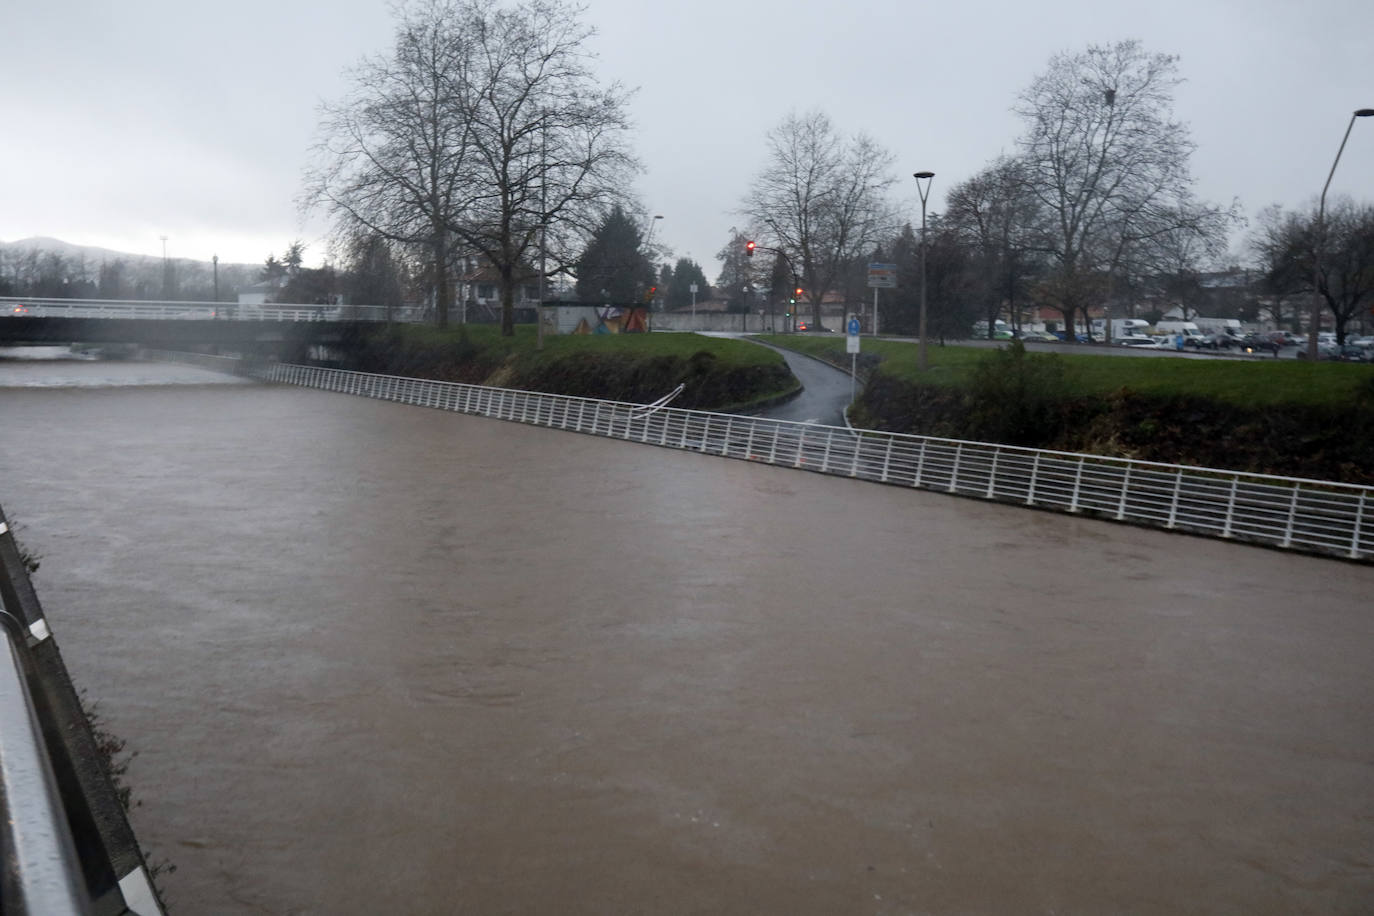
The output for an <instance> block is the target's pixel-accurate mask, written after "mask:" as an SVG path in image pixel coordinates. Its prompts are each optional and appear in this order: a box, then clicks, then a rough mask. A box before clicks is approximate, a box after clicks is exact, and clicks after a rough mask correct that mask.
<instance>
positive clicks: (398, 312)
mask: <svg viewBox="0 0 1374 916" xmlns="http://www.w3.org/2000/svg"><path fill="white" fill-rule="evenodd" d="M0 318H125V319H140V320H146V319H159V320H164V321H166V320H172V321H388V320H389V321H402V322H414V321H421V320H423V319H424V315H423V309H419V308H413V307H398V308H392V309H391V310H390V314H389V315H388V310H387V308H386V307H385V306H382V305H304V304H289V303H282V304H280V305H240V304H238V303H234V302H162V301H138V300H126V299H26V298H23V297H15V296H0Z"/></svg>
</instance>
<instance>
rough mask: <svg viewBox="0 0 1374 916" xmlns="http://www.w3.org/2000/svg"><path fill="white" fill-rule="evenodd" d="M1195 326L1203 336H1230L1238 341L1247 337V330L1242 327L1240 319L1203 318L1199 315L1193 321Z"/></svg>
mask: <svg viewBox="0 0 1374 916" xmlns="http://www.w3.org/2000/svg"><path fill="white" fill-rule="evenodd" d="M1193 324H1195V325H1197V326H1198V330H1200V331H1201V332H1202V333H1203V334H1230V335H1231V336H1232V337H1234V338H1236V339H1237V340H1239V339H1240V338H1242V337H1244V336H1245V328H1243V327H1241V324H1240V319H1238V318H1203V317H1202V316H1200V315H1199V316H1198V317H1197V318H1194V319H1193Z"/></svg>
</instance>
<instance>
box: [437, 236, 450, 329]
mask: <svg viewBox="0 0 1374 916" xmlns="http://www.w3.org/2000/svg"><path fill="white" fill-rule="evenodd" d="M447 254H448V252H446V251H445V250H444V236H443V233H440V234H439V235H437V236H435V239H434V313H435V314H434V323H435V325H436V326H437V327H441V328H446V327H448V313H449V307H450V306H451V305H452V304H453V287H452V286H451V285H450V284H449V282H448V258H447Z"/></svg>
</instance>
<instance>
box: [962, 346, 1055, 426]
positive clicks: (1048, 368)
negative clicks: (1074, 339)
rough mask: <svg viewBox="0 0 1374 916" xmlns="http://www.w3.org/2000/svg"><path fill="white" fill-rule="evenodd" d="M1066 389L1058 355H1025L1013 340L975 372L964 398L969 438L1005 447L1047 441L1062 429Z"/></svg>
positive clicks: (981, 364)
mask: <svg viewBox="0 0 1374 916" xmlns="http://www.w3.org/2000/svg"><path fill="white" fill-rule="evenodd" d="M1070 390H1071V384H1070V379H1069V377H1068V368H1067V366H1066V365H1065V363H1064V361H1063V360H1062V359H1060V358H1059V356H1057V355H1055V354H1042V353H1027V352H1026V348H1025V346H1024V345H1022V343H1021V341H1019V340H1013V341H1011V343H1009V344H1008V345H1007V346H1005V347H1001V348H999V349H997V350H996V351H994V352H993V353H991V354H989V356H988V358H987V359H984V360H982V361H981V362H979V363H978V365H977V366H975V367H974V370H973V375H972V378H971V379H970V383H969V387H968V391H967V394H966V397H965V405H966V408H967V410H968V431H969V432H968V434H969V435H970V436H972V437H974V438H978V439H983V440H986V441H989V442H1005V443H1008V444H1010V445H1030V446H1034V445H1043V444H1045V443H1048V442H1051V441H1053V440H1054V439H1055V438H1056V437H1057V436H1058V435H1059V432H1060V430H1061V428H1062V425H1063V418H1064V411H1065V409H1066V405H1067V403H1068V400H1069V392H1070Z"/></svg>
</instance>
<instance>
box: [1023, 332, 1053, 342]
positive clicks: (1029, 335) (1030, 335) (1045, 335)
mask: <svg viewBox="0 0 1374 916" xmlns="http://www.w3.org/2000/svg"><path fill="white" fill-rule="evenodd" d="M1021 339H1022V340H1041V341H1058V340H1061V339H1062V338H1059V337H1055V336H1054V335H1053V334H1051V333H1050V332H1049V331H1022V332H1021Z"/></svg>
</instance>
